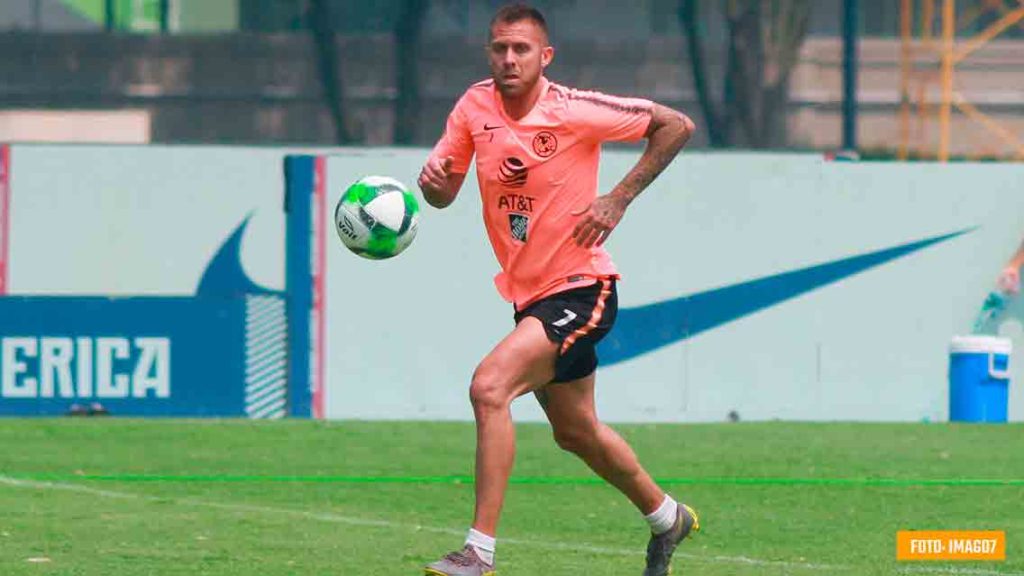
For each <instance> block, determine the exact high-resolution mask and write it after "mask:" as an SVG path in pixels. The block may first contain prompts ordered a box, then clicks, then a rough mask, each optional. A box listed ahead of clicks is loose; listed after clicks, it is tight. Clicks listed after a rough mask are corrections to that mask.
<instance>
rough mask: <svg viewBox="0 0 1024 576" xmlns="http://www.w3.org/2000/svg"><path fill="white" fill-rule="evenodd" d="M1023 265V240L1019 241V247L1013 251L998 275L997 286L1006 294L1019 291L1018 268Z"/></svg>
mask: <svg viewBox="0 0 1024 576" xmlns="http://www.w3.org/2000/svg"><path fill="white" fill-rule="evenodd" d="M1021 266H1024V242H1021V245H1020V248H1017V251H1016V252H1014V253H1013V256H1012V257H1011V258H1010V261H1009V262H1007V263H1006V267H1005V268H1003V272H1002V274H1000V275H999V280H998V283H999V288H1000V289H1001V290H1002V291H1003V292H1005V293H1007V294H1017V293H1019V292H1020V268H1021Z"/></svg>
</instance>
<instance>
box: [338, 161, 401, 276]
mask: <svg viewBox="0 0 1024 576" xmlns="http://www.w3.org/2000/svg"><path fill="white" fill-rule="evenodd" d="M419 214H420V205H419V203H418V202H416V197H415V196H413V195H412V193H411V192H409V190H408V189H406V187H405V186H403V185H402V183H401V182H399V181H398V180H395V179H394V178H388V177H387V176H367V177H365V178H363V179H361V180H359V181H358V182H356V183H355V184H353V185H351V186H349V187H348V189H347V190H345V193H344V194H342V195H341V198H340V199H339V200H338V205H337V206H336V207H335V208H334V227H335V229H336V230H337V231H338V237H339V238H341V241H342V243H343V244H345V246H347V247H348V249H349V250H351V251H353V252H355V253H356V254H358V255H360V256H362V257H364V258H371V259H374V260H382V259H384V258H391V257H392V256H397V255H398V254H399V253H401V252H402V250H405V249H406V248H408V247H409V244H411V243H412V240H413V238H415V237H416V228H417V226H418V225H419Z"/></svg>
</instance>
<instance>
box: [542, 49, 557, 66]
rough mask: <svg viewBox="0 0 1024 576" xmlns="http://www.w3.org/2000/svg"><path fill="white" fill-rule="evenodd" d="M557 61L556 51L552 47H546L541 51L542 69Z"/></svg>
mask: <svg viewBox="0 0 1024 576" xmlns="http://www.w3.org/2000/svg"><path fill="white" fill-rule="evenodd" d="M554 59H555V49H554V47H552V46H545V47H544V48H542V49H541V51H540V65H541V67H542V68H547V67H548V64H551V61H552V60H554Z"/></svg>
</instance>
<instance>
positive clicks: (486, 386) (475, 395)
mask: <svg viewBox="0 0 1024 576" xmlns="http://www.w3.org/2000/svg"><path fill="white" fill-rule="evenodd" d="M469 400H470V402H472V404H473V410H474V411H475V412H476V413H477V414H481V413H488V412H494V411H497V410H507V409H508V407H509V405H510V404H511V402H512V398H511V395H510V393H509V387H508V386H507V385H506V384H505V382H504V381H503V379H502V378H501V377H500V375H499V374H498V373H497V372H496V371H495V370H492V369H489V368H488V367H487V366H485V365H484V364H481V365H480V366H477V369H476V371H475V372H473V381H472V382H471V383H470V385H469Z"/></svg>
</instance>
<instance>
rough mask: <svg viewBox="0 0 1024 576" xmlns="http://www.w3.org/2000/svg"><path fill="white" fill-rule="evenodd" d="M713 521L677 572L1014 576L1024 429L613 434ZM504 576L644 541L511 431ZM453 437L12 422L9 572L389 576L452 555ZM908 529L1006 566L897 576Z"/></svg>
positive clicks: (6, 460) (400, 430)
mask: <svg viewBox="0 0 1024 576" xmlns="http://www.w3.org/2000/svg"><path fill="white" fill-rule="evenodd" d="M616 428H617V429H618V430H619V431H620V432H621V433H622V434H623V435H624V436H625V437H626V438H627V439H628V440H629V441H630V442H631V443H632V444H633V446H634V447H635V449H636V450H637V452H638V454H639V455H640V457H641V460H642V461H643V462H644V463H645V465H646V466H647V468H648V469H649V470H650V471H651V473H652V474H653V475H654V476H656V477H657V478H659V479H662V480H663V481H664V483H665V484H666V485H667V486H668V487H669V488H670V490H671V491H672V492H673V493H674V494H675V495H676V496H678V497H680V498H682V499H685V500H686V501H687V502H690V503H692V504H693V505H694V506H695V507H696V508H697V509H698V510H699V511H700V512H701V515H702V523H703V525H704V530H703V531H702V532H701V533H700V534H699V535H698V536H697V537H696V538H695V539H693V540H692V541H687V542H686V543H684V545H683V546H682V548H680V551H679V553H677V556H676V562H675V574H677V575H678V574H686V575H690V574H694V575H709V576H710V575H714V576H724V575H769V576H770V575H781V574H795V575H811V574H851V575H853V574H904V573H906V574H968V575H987V574H1024V426H1021V425H1003V426H965V425H946V424H906V425H890V424H791V423H763V424H759V423H749V424H747V423H744V424H715V425H658V426H643V425H637V426H616ZM518 430H519V455H518V458H517V462H516V470H515V477H514V479H513V484H512V487H511V489H510V493H509V497H508V499H507V502H506V508H505V515H504V518H503V524H502V529H501V533H500V534H499V541H498V568H499V574H500V575H501V576H526V575H531V576H532V575H540V574H544V575H562V574H565V575H576V574H581V575H605V574H607V575H616V576H619V575H630V574H634V575H637V576H639V574H640V573H641V571H642V569H643V547H644V544H645V542H646V535H645V530H646V526H645V524H644V523H643V521H642V519H641V518H640V516H639V515H638V514H637V513H636V511H635V510H633V509H632V508H631V507H630V505H629V504H628V503H627V502H626V500H625V499H624V498H622V497H621V496H620V495H619V494H618V493H616V492H615V491H613V490H612V489H610V488H608V487H606V486H604V485H602V484H600V483H599V482H596V481H595V480H594V478H593V476H592V475H591V474H590V472H589V471H588V470H587V469H586V468H585V467H584V466H583V465H582V464H581V463H579V462H578V461H577V460H575V458H574V457H572V456H570V455H568V454H565V453H562V452H561V451H559V450H558V449H557V448H556V447H555V445H554V443H553V442H552V441H551V438H550V433H549V431H548V428H547V427H546V426H543V425H521V426H520V427H519V429H518ZM473 438H474V434H473V427H472V425H471V424H461V423H445V424H440V423H409V422H406V423H365V422H336V423H324V422H306V421H286V422H250V421H181V420H148V421H139V420H121V419H98V420H78V419H65V420H53V419H47V420H0V445H2V447H0V574H2V575H3V576H21V575H47V576H50V575H69V576H70V575H83V576H84V575H97V576H99V575H102V576H128V575H131V576H139V575H165V574H166V575H178V574H180V575H190V576H194V575H200V574H202V575H205V574H211V575H246V576H250V575H257V574H258V575H264V574H266V575H292V574H294V575H326V574H332V575H341V574H360V575H390V574H395V575H398V574H405V575H413V574H420V573H421V570H420V567H421V566H422V565H423V564H424V563H426V562H429V561H432V560H434V559H436V558H437V557H438V556H440V555H441V554H442V553H444V552H446V551H448V550H450V549H453V548H457V547H459V546H461V542H462V538H463V535H464V532H465V530H466V528H467V522H468V521H469V520H470V516H471V510H472V493H473V487H472V481H471V479H470V478H469V475H470V474H471V472H472V467H473V450H474V446H473ZM900 529H995V530H1005V531H1006V532H1007V560H1006V561H1005V562H998V563H977V562H971V563H898V562H896V561H895V534H896V531H897V530H900Z"/></svg>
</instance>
